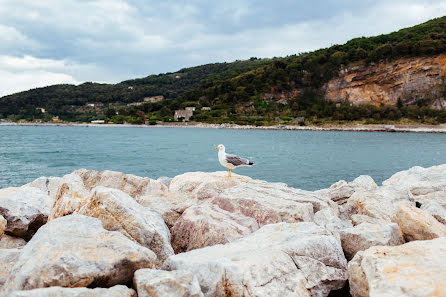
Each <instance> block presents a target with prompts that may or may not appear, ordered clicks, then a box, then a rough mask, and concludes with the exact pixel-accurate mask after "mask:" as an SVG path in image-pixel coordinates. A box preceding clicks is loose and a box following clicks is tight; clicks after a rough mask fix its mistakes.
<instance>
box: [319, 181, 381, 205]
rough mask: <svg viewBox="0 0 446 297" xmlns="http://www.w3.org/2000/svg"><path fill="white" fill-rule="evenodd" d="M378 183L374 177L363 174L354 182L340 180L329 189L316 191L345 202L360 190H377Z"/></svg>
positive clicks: (336, 200) (334, 199) (340, 202)
mask: <svg viewBox="0 0 446 297" xmlns="http://www.w3.org/2000/svg"><path fill="white" fill-rule="evenodd" d="M377 188H378V185H377V184H376V183H375V181H374V180H373V178H371V177H370V176H368V175H361V176H359V177H357V178H356V179H354V180H353V181H352V182H350V183H347V182H346V181H345V180H340V181H338V182H337V183H335V184H333V185H332V186H331V187H330V188H328V189H323V190H319V191H316V192H315V193H318V194H321V195H324V196H326V197H328V198H330V199H331V200H333V201H335V202H337V203H338V204H344V203H345V202H346V200H347V199H348V198H350V197H351V196H352V195H353V193H355V192H358V191H372V190H376V189H377Z"/></svg>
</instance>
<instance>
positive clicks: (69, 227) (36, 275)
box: [4, 215, 156, 292]
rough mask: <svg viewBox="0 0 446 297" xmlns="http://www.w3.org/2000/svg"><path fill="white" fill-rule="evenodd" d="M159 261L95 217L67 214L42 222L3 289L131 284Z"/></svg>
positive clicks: (148, 251)
mask: <svg viewBox="0 0 446 297" xmlns="http://www.w3.org/2000/svg"><path fill="white" fill-rule="evenodd" d="M155 259H156V255H155V254H154V253H153V252H152V251H150V250H149V249H147V248H145V247H142V246H140V245H139V244H136V243H134V242H133V241H131V240H130V239H128V238H127V237H125V236H124V235H122V234H121V233H119V232H112V231H107V230H105V229H104V228H103V227H102V223H101V221H100V220H98V219H96V218H90V217H86V216H82V215H70V216H65V217H62V218H58V219H55V220H53V221H51V222H49V223H47V224H45V225H44V226H42V227H41V228H40V229H39V230H38V231H37V233H36V234H35V235H34V237H33V238H32V239H31V240H30V241H29V242H28V243H27V245H26V246H25V247H24V248H23V249H22V250H21V253H20V256H19V258H18V259H17V261H16V262H15V264H14V267H13V268H12V270H11V275H10V278H9V279H8V281H7V282H6V284H5V286H4V292H5V291H6V292H11V291H16V290H30V289H35V288H43V287H48V286H63V287H99V286H105V287H107V286H113V285H116V284H126V283H130V282H131V280H132V277H133V273H134V272H135V271H136V270H138V269H140V268H151V267H152V266H153V263H154V261H155Z"/></svg>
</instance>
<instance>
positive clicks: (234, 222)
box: [171, 202, 259, 253]
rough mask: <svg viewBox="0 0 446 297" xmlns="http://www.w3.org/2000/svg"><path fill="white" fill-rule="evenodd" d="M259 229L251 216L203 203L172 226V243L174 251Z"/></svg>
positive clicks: (213, 243) (228, 240)
mask: <svg viewBox="0 0 446 297" xmlns="http://www.w3.org/2000/svg"><path fill="white" fill-rule="evenodd" d="M257 229H259V226H258V225H257V222H256V220H255V219H254V218H251V217H247V216H244V215H243V214H240V213H231V212H228V211H226V210H223V209H221V208H220V207H218V206H217V205H215V204H212V203H207V202H204V203H202V204H199V205H196V206H191V207H189V208H188V209H186V211H185V212H184V213H183V214H182V215H181V217H180V219H178V220H177V221H176V223H175V225H174V226H173V227H172V229H171V232H172V246H173V247H174V250H175V252H176V253H182V252H185V251H190V250H193V249H198V248H202V247H205V246H211V245H215V244H219V243H227V242H231V241H233V240H235V239H238V238H241V237H244V236H246V235H248V234H251V233H252V232H254V231H256V230H257Z"/></svg>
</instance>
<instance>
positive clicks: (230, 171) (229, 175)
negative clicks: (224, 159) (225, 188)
mask: <svg viewBox="0 0 446 297" xmlns="http://www.w3.org/2000/svg"><path fill="white" fill-rule="evenodd" d="M231 173H232V169H228V177H231Z"/></svg>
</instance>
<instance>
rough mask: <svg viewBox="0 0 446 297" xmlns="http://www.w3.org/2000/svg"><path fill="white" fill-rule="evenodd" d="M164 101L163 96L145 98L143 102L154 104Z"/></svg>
mask: <svg viewBox="0 0 446 297" xmlns="http://www.w3.org/2000/svg"><path fill="white" fill-rule="evenodd" d="M163 100H164V96H162V95H161V96H152V97H145V98H144V102H150V103H156V102H160V101H163Z"/></svg>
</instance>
